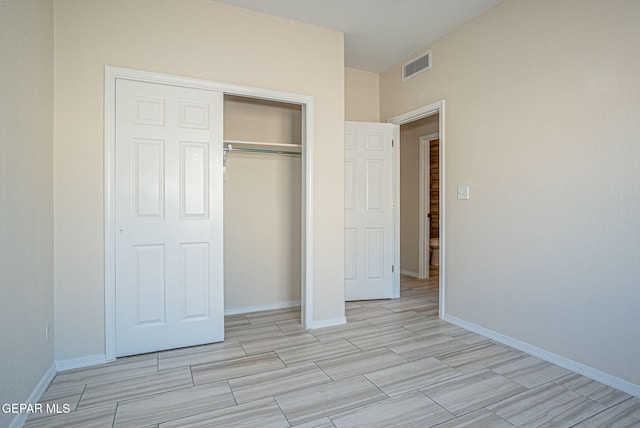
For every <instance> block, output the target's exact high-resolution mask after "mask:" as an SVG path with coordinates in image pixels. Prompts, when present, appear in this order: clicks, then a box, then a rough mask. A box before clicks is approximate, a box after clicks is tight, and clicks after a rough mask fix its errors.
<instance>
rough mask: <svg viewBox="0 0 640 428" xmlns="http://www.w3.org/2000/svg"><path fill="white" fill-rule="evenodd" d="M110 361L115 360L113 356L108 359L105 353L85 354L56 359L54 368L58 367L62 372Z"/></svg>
mask: <svg viewBox="0 0 640 428" xmlns="http://www.w3.org/2000/svg"><path fill="white" fill-rule="evenodd" d="M111 361H115V358H111V359H108V358H107V356H106V354H95V355H87V356H86V357H80V358H70V359H68V360H59V361H56V369H58V371H59V372H64V371H67V370H73V369H80V368H82V367H89V366H97V365H98V364H105V363H109V362H111Z"/></svg>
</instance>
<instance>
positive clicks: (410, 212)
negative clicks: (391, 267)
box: [400, 115, 439, 276]
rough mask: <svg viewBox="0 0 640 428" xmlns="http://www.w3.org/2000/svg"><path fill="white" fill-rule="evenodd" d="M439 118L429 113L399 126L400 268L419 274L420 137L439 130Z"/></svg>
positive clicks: (406, 271)
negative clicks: (427, 115)
mask: <svg viewBox="0 0 640 428" xmlns="http://www.w3.org/2000/svg"><path fill="white" fill-rule="evenodd" d="M438 118H439V116H438V115H434V116H429V117H425V118H423V119H420V120H416V121H415V122H411V123H408V124H406V125H402V126H400V268H401V269H402V271H403V272H405V273H408V274H414V275H416V276H417V274H418V271H419V257H418V256H419V247H420V246H419V240H420V232H419V230H420V137H422V136H423V135H429V134H433V133H435V132H438ZM425 257H429V255H428V254H427V255H425Z"/></svg>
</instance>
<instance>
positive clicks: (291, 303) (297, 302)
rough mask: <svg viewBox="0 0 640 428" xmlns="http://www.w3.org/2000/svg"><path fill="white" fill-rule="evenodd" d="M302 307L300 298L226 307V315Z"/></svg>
mask: <svg viewBox="0 0 640 428" xmlns="http://www.w3.org/2000/svg"><path fill="white" fill-rule="evenodd" d="M295 307H298V308H299V307H300V300H289V301H287V302H279V303H272V304H270V305H260V306H247V307H245V308H234V309H225V311H224V315H225V316H227V315H238V314H249V313H251V312H262V311H272V310H274V309H286V308H295Z"/></svg>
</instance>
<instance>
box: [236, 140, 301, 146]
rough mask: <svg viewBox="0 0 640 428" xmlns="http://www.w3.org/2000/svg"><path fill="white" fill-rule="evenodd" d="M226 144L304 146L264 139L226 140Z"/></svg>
mask: <svg viewBox="0 0 640 428" xmlns="http://www.w3.org/2000/svg"><path fill="white" fill-rule="evenodd" d="M224 143H225V144H246V145H250V146H272V147H295V148H302V144H287V143H266V142H262V141H243V140H224Z"/></svg>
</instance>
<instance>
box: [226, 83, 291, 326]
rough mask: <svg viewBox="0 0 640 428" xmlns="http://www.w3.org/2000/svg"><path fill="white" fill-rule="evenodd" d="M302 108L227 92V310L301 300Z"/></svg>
mask: <svg viewBox="0 0 640 428" xmlns="http://www.w3.org/2000/svg"><path fill="white" fill-rule="evenodd" d="M301 124H302V110H301V106H300V105H297V104H288V103H283V102H274V101H266V100H260V99H255V98H246V97H239V96H231V95H225V97H224V147H225V148H227V150H225V165H226V166H225V176H224V293H225V299H224V300H225V301H224V307H225V314H226V315H230V314H238V313H246V312H254V311H258V310H269V309H276V308H284V307H294V306H299V305H300V288H301V287H300V285H301V284H300V282H301V237H302V234H301V216H302V212H301V207H302V206H301V202H302V201H301V195H302V191H301V185H302V184H301V183H302V181H303V180H302V177H301V174H302V156H301V154H300V152H301V149H302V146H301V141H302V126H301Z"/></svg>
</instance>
